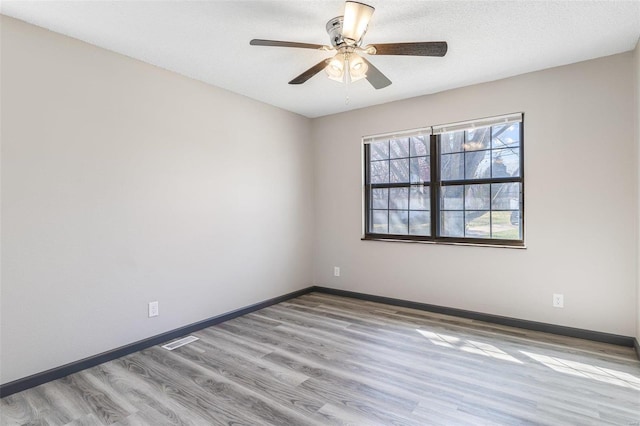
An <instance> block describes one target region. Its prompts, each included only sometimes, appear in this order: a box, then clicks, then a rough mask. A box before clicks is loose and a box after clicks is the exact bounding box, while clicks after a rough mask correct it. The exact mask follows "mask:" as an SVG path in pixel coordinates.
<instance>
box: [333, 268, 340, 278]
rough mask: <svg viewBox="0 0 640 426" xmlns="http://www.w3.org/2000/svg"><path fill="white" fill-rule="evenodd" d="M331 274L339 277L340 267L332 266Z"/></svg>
mask: <svg viewBox="0 0 640 426" xmlns="http://www.w3.org/2000/svg"><path fill="white" fill-rule="evenodd" d="M333 276H334V277H339V276H340V267H339V266H334V267H333Z"/></svg>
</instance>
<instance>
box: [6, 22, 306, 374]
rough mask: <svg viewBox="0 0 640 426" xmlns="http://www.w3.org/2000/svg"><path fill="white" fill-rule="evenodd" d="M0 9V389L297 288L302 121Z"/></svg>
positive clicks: (302, 228)
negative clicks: (0, 13)
mask: <svg viewBox="0 0 640 426" xmlns="http://www.w3.org/2000/svg"><path fill="white" fill-rule="evenodd" d="M1 19H2V20H1V25H2V46H1V47H2V68H1V71H2V115H1V119H2V134H1V136H2V231H3V235H2V268H3V269H2V288H1V296H2V297H1V300H2V301H1V310H2V314H1V315H2V317H1V320H2V326H1V327H2V328H1V330H0V333H1V338H2V340H1V347H2V359H1V362H0V364H1V365H2V370H1V373H0V374H1V381H2V383H6V382H8V381H11V380H14V379H17V378H21V377H24V376H27V375H29V374H33V373H36V372H40V371H43V370H45V369H48V368H51V367H55V366H59V365H62V364H65V363H68V362H71V361H75V360H78V359H80V358H83V357H86V356H90V355H94V354H97V353H99V352H102V351H105V350H109V349H113V348H116V347H118V346H121V345H124V344H127V343H130V342H134V341H137V340H140V339H143V338H146V337H149V336H152V335H155V334H158V333H161V332H164V331H167V330H171V329H174V328H176V327H180V326H183V325H186V324H190V323H193V322H195V321H199V320H202V319H205V318H208V317H211V316H214V315H217V314H220V313H223V312H226V311H230V310H233V309H236V308H238V307H242V306H246V305H249V304H252V303H255V302H259V301H262V300H265V299H268V298H270V297H274V296H278V295H282V294H285V293H288V292H290V291H293V290H296V289H300V288H303V287H307V286H309V285H311V281H312V268H311V261H312V256H311V241H312V235H311V233H310V232H311V231H310V230H311V229H312V227H313V222H312V220H313V212H312V210H311V203H312V194H311V192H310V190H309V188H311V187H312V175H311V174H310V173H309V170H310V168H311V166H312V163H311V143H310V132H309V128H310V127H309V120H308V119H306V118H303V117H301V116H298V115H295V114H292V113H289V112H285V111H283V110H280V109H277V108H274V107H271V106H268V105H265V104H262V103H259V102H256V101H252V100H250V99H247V98H244V97H241V96H239V95H236V94H233V93H230V92H227V91H224V90H221V89H217V88H214V87H211V86H208V85H205V84H202V83H199V82H196V81H194V80H190V79H188V78H184V77H181V76H178V75H177V74H174V73H171V72H168V71H164V70H161V69H159V68H156V67H153V66H151V65H147V64H144V63H142V62H138V61H135V60H132V59H130V58H127V57H124V56H121V55H117V54H115V53H111V52H108V51H106V50H103V49H100V48H97V47H94V46H91V45H88V44H85V43H82V42H79V41H77V40H74V39H70V38H67V37H64V36H61V35H58V34H55V33H52V32H48V31H46V30H43V29H40V28H37V27H34V26H31V25H27V24H25V23H21V22H20V21H16V20H13V19H11V18H6V17H2V18H1ZM153 300H158V301H159V302H160V316H159V317H156V318H148V317H147V303H148V302H149V301H153Z"/></svg>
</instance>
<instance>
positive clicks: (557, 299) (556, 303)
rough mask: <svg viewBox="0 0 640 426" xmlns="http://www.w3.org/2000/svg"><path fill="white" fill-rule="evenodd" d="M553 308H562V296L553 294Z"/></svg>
mask: <svg viewBox="0 0 640 426" xmlns="http://www.w3.org/2000/svg"><path fill="white" fill-rule="evenodd" d="M553 307H554V308H564V295H563V294H554V295H553Z"/></svg>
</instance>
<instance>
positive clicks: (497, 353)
mask: <svg viewBox="0 0 640 426" xmlns="http://www.w3.org/2000/svg"><path fill="white" fill-rule="evenodd" d="M416 331H417V332H418V333H420V334H422V335H423V336H424V337H426V338H427V339H429V341H430V342H431V343H433V344H434V345H438V346H444V347H447V348H452V349H453V348H455V349H460V350H462V351H465V352H469V353H472V354H478V355H483V356H488V357H491V358H496V359H500V360H503V361H510V362H515V363H518V364H522V362H521V361H518V360H517V359H516V358H514V357H512V356H511V355H509V354H508V353H506V352H504V351H503V350H500V349H498V348H497V347H495V346H493V345H490V344H488V343H482V342H476V341H473V340H467V339H460V338H458V337H453V336H448V335H446V334H442V333H434V332H432V331H427V330H419V329H417V330H416Z"/></svg>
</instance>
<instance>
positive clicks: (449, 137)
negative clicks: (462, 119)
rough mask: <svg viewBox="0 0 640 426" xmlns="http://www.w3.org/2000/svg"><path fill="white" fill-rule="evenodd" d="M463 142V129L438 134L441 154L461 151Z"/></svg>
mask: <svg viewBox="0 0 640 426" xmlns="http://www.w3.org/2000/svg"><path fill="white" fill-rule="evenodd" d="M463 143H464V131H461V132H449V133H443V134H442V135H440V152H441V153H443V154H447V153H450V152H462V144H463Z"/></svg>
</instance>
